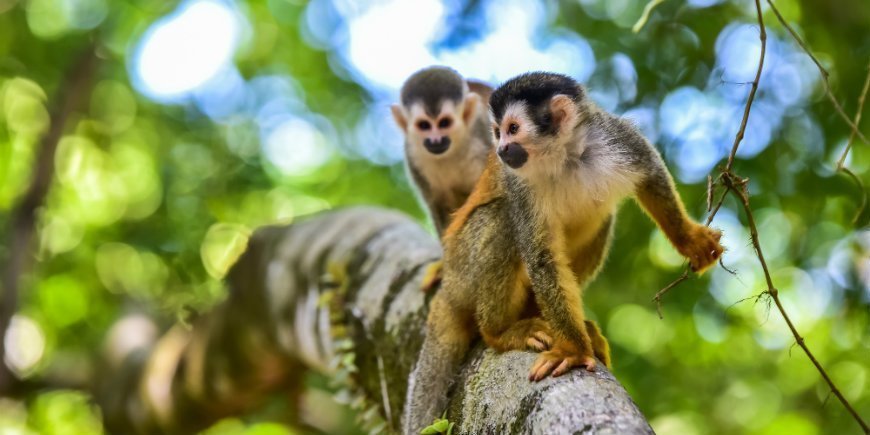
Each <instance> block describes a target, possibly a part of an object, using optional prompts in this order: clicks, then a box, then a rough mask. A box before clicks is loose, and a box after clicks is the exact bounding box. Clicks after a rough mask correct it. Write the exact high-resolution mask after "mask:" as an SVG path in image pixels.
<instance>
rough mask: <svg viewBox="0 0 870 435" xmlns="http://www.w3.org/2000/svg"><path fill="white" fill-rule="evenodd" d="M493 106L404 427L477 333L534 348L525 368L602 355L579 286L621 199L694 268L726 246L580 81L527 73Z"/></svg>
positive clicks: (429, 403)
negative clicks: (478, 172)
mask: <svg viewBox="0 0 870 435" xmlns="http://www.w3.org/2000/svg"><path fill="white" fill-rule="evenodd" d="M490 108H491V114H492V116H493V118H494V128H493V130H494V135H495V138H496V140H497V148H496V152H495V153H491V154H490V156H489V158H488V161H487V167H486V169H485V171H484V173H483V175H482V176H481V177H480V180H479V181H478V184H477V186H476V187H475V190H474V192H473V193H472V195H471V196H470V197H469V199H468V200H467V201H466V203H465V204H464V205H463V206H462V207H461V208H460V209H459V211H458V212H457V213H456V214H455V216H454V218H453V221H452V222H451V224H450V226H449V227H448V229H447V231H446V233H445V236H444V240H443V242H444V266H443V283H442V288H441V290H440V291H439V292H438V293H437V294H436V295H435V296H434V298H433V299H432V302H431V304H430V311H429V316H428V320H427V335H426V338H425V340H424V342H423V346H422V349H421V351H420V354H419V358H418V361H417V363H416V365H415V367H414V370H413V371H412V373H411V375H410V379H409V384H408V392H407V396H406V402H405V413H404V421H403V430H404V432H405V433H409V434H410V433H419V431H420V429H421V428H423V427H425V426H426V425H427V424H429V423H430V422H431V421H432V420H433V419H434V418H436V417H438V416H439V415H441V413H442V412H443V411H444V409H445V408H446V405H447V392H448V389H449V387H450V384H451V381H452V380H453V379H454V378H455V376H456V375H457V373H458V369H459V366H460V364H461V362H462V360H463V359H464V357H465V355H466V353H467V351H468V349H469V347H470V344H471V343H472V341H473V340H474V339H476V338H477V337H482V338H483V340H484V342H485V343H486V344H487V346H489V347H491V348H493V349H495V350H496V351H499V352H504V351H508V350H535V351H539V352H541V353H540V355H539V356H538V358H537V360H536V361H535V363H534V364H533V365H532V367H531V369H530V371H529V379H530V380H532V381H538V380H541V379H543V378H545V377H546V376H548V375H551V374H552V375H553V376H559V375H562V374H564V373H566V372H567V371H568V370H569V369H571V368H573V367H579V366H582V367H585V368H586V369H587V370H590V371H592V370H594V367H595V359H594V358H593V357H598V358H599V359H600V360H601V361H602V362H603V363H605V364H609V349H608V348H607V342H606V340H605V339H604V337H602V336H601V334H600V331H599V330H598V328H597V326H596V325H595V324H594V323H592V322H590V321H587V320H586V319H585V318H584V312H583V304H582V297H581V289H582V287H583V286H584V285H585V284H587V283H588V282H589V281H590V280H592V279H593V278H594V277H595V275H596V274H597V272H598V271H599V269H600V267H601V265H602V263H603V262H604V259H605V258H606V256H607V252H608V249H609V246H610V239H611V236H612V233H613V225H614V215H615V213H616V209H617V206H618V205H619V203H620V202H621V201H622V200H623V199H624V198H626V197H628V196H633V197H635V198H636V199H637V201H638V202H639V203H640V205H641V206H642V207H643V208H644V209H645V211H646V212H647V213H648V214H649V215H650V216H651V217H652V218H653V220H655V222H656V223H657V224H658V226H659V227H660V228H661V229H662V231H664V233H665V235H666V236H667V237H668V239H669V240H670V241H671V243H672V244H673V245H674V247H675V248H676V249H677V251H679V252H680V254H682V255H683V256H685V257H686V258H688V259H689V262H690V264H691V266H692V268H693V269H694V270H695V271H697V272H702V271H704V270H705V269H707V268H708V267H710V266H711V265H713V264H714V263H715V261H716V259H717V258H718V257H719V256H720V255H721V253H722V252H723V248H722V246H721V245H720V244H719V239H720V237H721V233H720V232H719V231H717V230H713V229H710V228H708V227H706V226H704V225H701V224H698V223H696V222H694V221H693V220H692V219H691V218H689V216H688V215H687V214H686V211H685V208H684V206H683V204H682V202H681V201H680V198H679V195H678V194H677V192H676V189H675V188H674V182H673V180H672V179H671V176H670V174H669V173H668V170H667V168H666V167H665V164H664V162H663V161H662V159H661V157H660V156H659V153H658V152H657V151H656V149H655V148H654V147H653V146H652V145H651V144H650V143H649V142H648V141H647V140H646V139H645V138H644V137H643V136H642V135H641V134H640V133H639V132H638V131H637V129H636V128H635V127H634V126H633V125H631V124H630V123H629V122H627V121H625V120H622V119H620V118H618V117H616V116H614V115H611V114H609V113H607V112H604V111H602V110H600V109H599V108H598V107H597V106H595V104H594V103H592V102H591V101H590V100H589V99H588V98H587V96H586V93H585V90H584V89H583V87H582V86H581V85H580V84H579V83H577V82H576V81H575V80H573V79H571V78H570V77H567V76H564V75H560V74H553V73H544V72H535V73H527V74H523V75H520V76H518V77H515V78H513V79H511V80H509V81H507V82H506V83H504V84H503V85H502V86H500V87H499V88H498V89H496V90H495V91H494V92H493V94H492V96H491V97H490ZM530 307H531V308H533V309H530Z"/></svg>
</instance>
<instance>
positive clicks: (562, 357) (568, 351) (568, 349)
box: [529, 343, 595, 382]
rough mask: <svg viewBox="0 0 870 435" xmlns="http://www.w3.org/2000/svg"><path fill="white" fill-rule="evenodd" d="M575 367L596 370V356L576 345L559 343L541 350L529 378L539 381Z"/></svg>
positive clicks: (559, 374)
mask: <svg viewBox="0 0 870 435" xmlns="http://www.w3.org/2000/svg"><path fill="white" fill-rule="evenodd" d="M574 367H585V368H586V370H588V371H590V372H592V371H595V358H593V356H592V352H591V351H586V352H583V351H580V350H579V349H577V348H576V347H575V346H568V345H566V344H565V343H558V344H556V345H555V346H554V347H553V348H552V349H550V350H548V351H546V352H541V354H540V355H539V356H538V359H537V360H535V363H534V364H532V369H531V370H529V380H530V381H535V382H538V381H540V380H541V379H544V378H546V377H547V376H548V375H550V374H552V375H553V377H557V376H561V375H563V374H565V373H567V372H568V370H570V369H572V368H574Z"/></svg>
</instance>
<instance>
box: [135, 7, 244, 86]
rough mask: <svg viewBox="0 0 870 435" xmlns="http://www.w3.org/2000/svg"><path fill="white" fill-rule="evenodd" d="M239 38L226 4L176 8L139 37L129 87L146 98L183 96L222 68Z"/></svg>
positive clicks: (235, 24) (233, 16) (234, 17)
mask: <svg viewBox="0 0 870 435" xmlns="http://www.w3.org/2000/svg"><path fill="white" fill-rule="evenodd" d="M239 34H240V23H239V18H238V17H237V15H236V13H235V12H234V11H233V10H232V9H231V8H230V7H229V6H228V5H227V4H226V3H224V2H221V1H217V0H195V1H193V2H188V3H185V4H182V5H181V6H180V7H179V8H178V10H177V11H176V12H175V13H173V14H171V15H169V16H167V17H165V18H162V19H160V20H158V21H156V22H155V23H154V24H152V26H151V27H150V28H149V29H148V31H147V32H146V33H145V35H144V36H143V38H142V41H141V43H140V46H139V47H138V49H137V50H136V53H135V54H134V60H133V65H134V76H135V77H136V78H137V79H138V80H136V81H134V84H135V85H136V86H137V89H139V91H141V92H144V93H145V94H146V95H148V96H150V97H152V98H156V99H175V98H179V97H183V96H185V95H186V94H188V93H189V92H190V91H192V90H194V89H196V88H197V87H199V86H201V85H203V84H204V83H206V82H207V81H208V80H209V79H211V78H212V77H214V76H215V75H217V74H218V73H219V72H220V71H221V70H222V69H223V68H225V67H226V66H227V64H228V63H229V62H230V61H231V60H232V56H233V53H234V52H235V49H236V45H237V44H238V39H239Z"/></svg>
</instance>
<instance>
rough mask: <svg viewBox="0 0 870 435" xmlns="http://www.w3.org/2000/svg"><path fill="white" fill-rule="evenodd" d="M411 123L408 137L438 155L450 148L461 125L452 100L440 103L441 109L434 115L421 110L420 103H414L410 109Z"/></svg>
mask: <svg viewBox="0 0 870 435" xmlns="http://www.w3.org/2000/svg"><path fill="white" fill-rule="evenodd" d="M410 115H411V116H410V119H411V123H410V126H409V127H408V129H409V130H410V131H409V132H408V133H409V139H410V138H411V137H413V138H414V140H412V143H418V144H420V145H421V146H423V148H425V149H426V150H427V151H429V152H430V153H432V154H435V155H440V154H444V153H445V152H447V150H449V149H450V145H451V144H453V143H455V140H454V138H455V136H456V131H457V130H458V129H460V128H461V127H462V126H461V125H458V124H459V123H460V122H461V121H460V120H459V118H460V117H458V116H457V115H456V105H455V104H454V103H453V102H452V101H444V102H443V103H441V111H440V112H439V113H438V114H435V115H434V116H433V115H432V114H429V113H426V111H425V110H423V105H422V104H414V105H413V106H412V107H411V110H410Z"/></svg>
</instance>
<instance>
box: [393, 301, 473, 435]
mask: <svg viewBox="0 0 870 435" xmlns="http://www.w3.org/2000/svg"><path fill="white" fill-rule="evenodd" d="M439 296H440V297H439ZM443 296H444V295H443V294H441V293H439V294H438V295H436V296H435V298H434V299H433V300H432V305H431V308H430V311H429V318H428V321H427V330H426V338H425V340H424V341H423V347H422V349H421V350H420V354H419V355H420V356H419V357H418V359H417V364H416V366H415V367H414V370H413V371H412V372H411V375H410V377H409V380H408V393H407V396H406V398H405V412H404V414H403V421H402V433H404V434H406V435H410V434H419V433H420V431H421V430H422V429H423V428H424V427H426V426H428V425H430V424H432V422H433V421H434V420H435V419H436V418H438V417H440V416H441V414H442V413H443V412H444V410H445V409H446V408H447V393H448V391H449V389H450V386H451V384H452V383H453V380H454V378H455V377H456V375H457V373H458V372H459V366H460V364H461V363H462V360H463V359H464V358H465V355H466V354H467V353H468V348H469V346H470V343H471V340H472V339H473V337H474V331H475V329H474V327H473V326H472V325H470V323H471V316H470V315H463V313H462V312H460V311H458V310H456V309H455V308H452V309H451V308H450V307H449V302H447V301H446V298H445V297H443Z"/></svg>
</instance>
